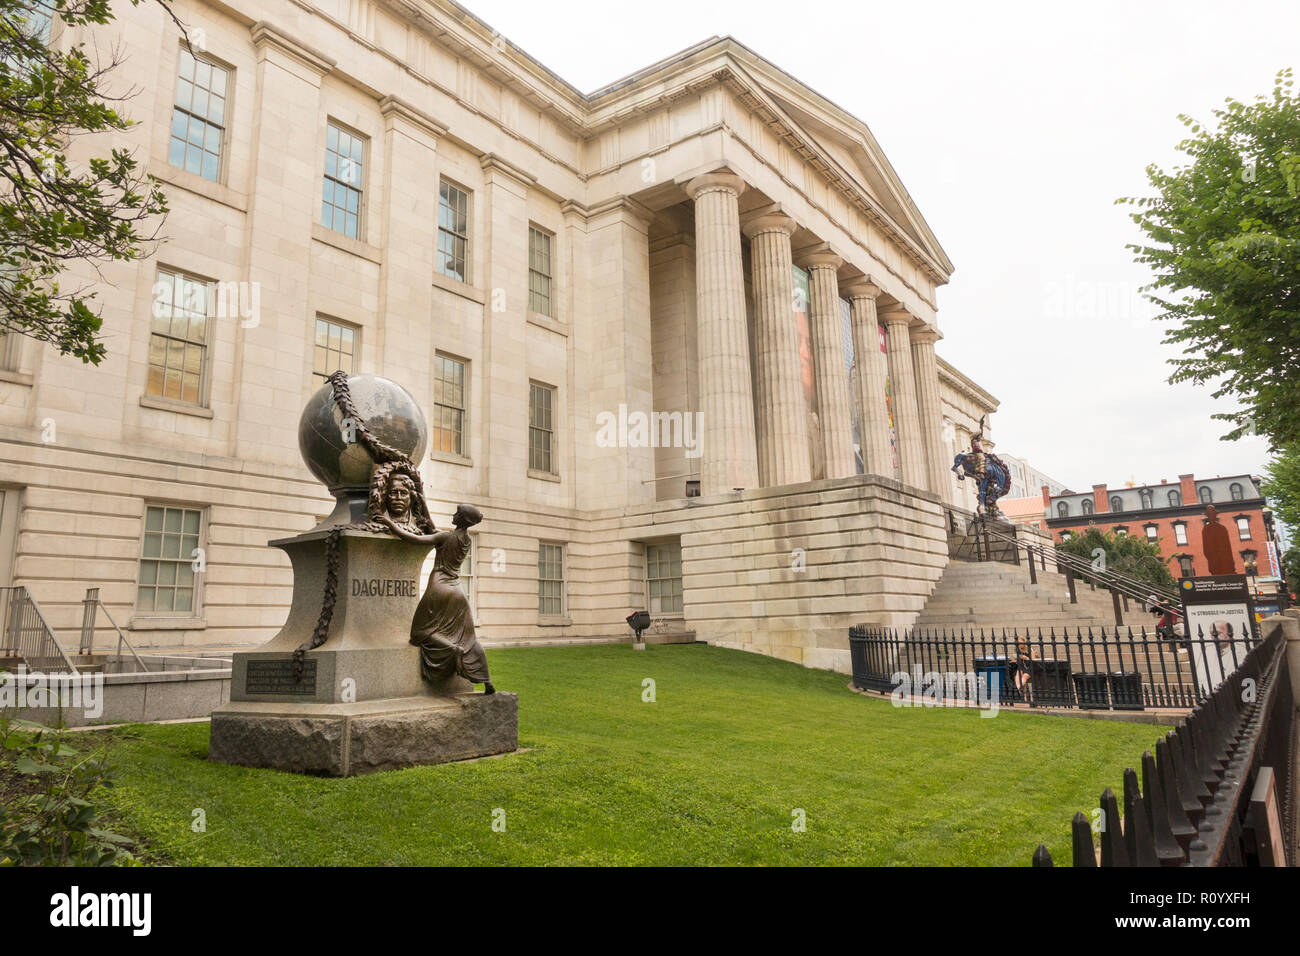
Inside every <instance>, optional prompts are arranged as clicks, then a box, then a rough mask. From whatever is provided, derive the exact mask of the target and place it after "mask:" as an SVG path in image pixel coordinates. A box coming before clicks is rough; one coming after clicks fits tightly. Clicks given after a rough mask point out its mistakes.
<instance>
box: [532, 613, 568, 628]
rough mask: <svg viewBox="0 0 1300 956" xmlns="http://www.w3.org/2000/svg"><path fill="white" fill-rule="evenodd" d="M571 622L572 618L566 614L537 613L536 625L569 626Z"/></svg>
mask: <svg viewBox="0 0 1300 956" xmlns="http://www.w3.org/2000/svg"><path fill="white" fill-rule="evenodd" d="M571 624H573V618H571V617H569V616H568V615H567V614H561V615H558V616H557V615H555V614H539V615H537V626H538V627H569V626H570V625H571Z"/></svg>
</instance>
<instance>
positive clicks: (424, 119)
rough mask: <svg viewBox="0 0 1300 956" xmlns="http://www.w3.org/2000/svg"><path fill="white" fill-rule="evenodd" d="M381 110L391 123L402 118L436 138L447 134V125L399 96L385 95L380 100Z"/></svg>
mask: <svg viewBox="0 0 1300 956" xmlns="http://www.w3.org/2000/svg"><path fill="white" fill-rule="evenodd" d="M379 112H380V113H382V114H383V116H384V118H385V119H386V120H388V121H389V122H390V123H391V122H392V121H393V120H394V119H402V120H405V121H406V122H407V123H409V124H411V125H412V126H414V127H416V128H417V129H420V130H423V131H424V132H425V133H427V134H429V136H431V137H432V138H433V139H434V140H439V139H441V138H442V137H443V136H446V135H447V126H446V124H445V123H440V122H438V121H437V120H436V119H434V118H433V117H432V116H430V115H429V114H428V113H426V112H424V110H422V109H420V108H419V107H417V106H412V105H411V104H410V103H408V102H407V101H406V100H404V99H401V98H400V97H397V96H392V95H389V96H385V97H384V98H383V99H382V100H380V101H379Z"/></svg>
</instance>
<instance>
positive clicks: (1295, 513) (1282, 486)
mask: <svg viewBox="0 0 1300 956" xmlns="http://www.w3.org/2000/svg"><path fill="white" fill-rule="evenodd" d="M1260 485H1261V490H1263V492H1264V495H1265V497H1267V498H1268V500H1269V504H1271V505H1272V506H1273V513H1274V514H1275V515H1277V517H1278V518H1279V519H1280V520H1281V522H1282V523H1283V524H1285V525H1286V526H1287V527H1288V528H1300V445H1288V446H1287V447H1285V448H1282V449H1280V450H1279V451H1278V453H1277V455H1275V456H1274V457H1273V460H1272V461H1270V462H1269V463H1268V464H1267V465H1265V466H1264V480H1263V481H1262V482H1261V483H1260Z"/></svg>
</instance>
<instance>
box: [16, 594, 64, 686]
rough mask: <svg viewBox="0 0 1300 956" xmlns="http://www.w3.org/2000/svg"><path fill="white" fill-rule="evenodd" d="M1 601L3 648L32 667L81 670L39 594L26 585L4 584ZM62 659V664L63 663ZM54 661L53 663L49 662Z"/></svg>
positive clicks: (38, 669)
mask: <svg viewBox="0 0 1300 956" xmlns="http://www.w3.org/2000/svg"><path fill="white" fill-rule="evenodd" d="M6 596H7V598H8V600H7V602H6V601H5V600H0V605H5V604H6V603H7V607H6V608H5V612H4V615H3V625H4V631H3V643H0V651H5V652H8V653H12V654H13V655H14V656H15V657H18V658H19V659H21V660H22V662H23V663H24V664H25V665H27V667H28V668H30V669H32V670H35V671H47V672H48V671H58V670H60V669H62V668H66V669H67V670H68V672H70V673H72V674H76V673H78V671H77V666H76V665H75V664H73V663H72V658H70V657H68V654H67V652H66V651H65V650H64V649H63V645H62V644H60V643H59V639H58V638H57V637H55V636H54V630H53V629H52V628H51V627H50V625H49V622H48V621H46V620H45V615H44V613H42V611H41V606H40V605H39V604H37V603H36V598H34V597H32V595H31V592H30V591H28V590H27V588H26V587H24V586H23V585H17V586H13V587H0V598H4V597H6ZM60 661H62V668H61V667H60ZM45 665H52V666H45Z"/></svg>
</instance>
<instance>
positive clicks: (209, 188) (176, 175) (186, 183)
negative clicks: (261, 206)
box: [149, 160, 248, 212]
mask: <svg viewBox="0 0 1300 956" xmlns="http://www.w3.org/2000/svg"><path fill="white" fill-rule="evenodd" d="M149 172H150V173H151V174H152V175H153V176H154V177H155V178H157V179H160V180H162V181H163V182H165V183H167V184H168V185H169V186H175V187H176V188H177V189H183V190H185V191H186V192H187V193H193V194H194V195H196V196H202V197H203V198H204V199H211V200H212V201H213V202H219V203H221V204H222V205H223V206H229V207H230V208H231V209H237V210H239V211H240V212H248V197H247V196H245V195H244V194H243V193H241V192H236V191H235V190H233V189H231V188H230V187H229V186H225V185H222V184H221V183H214V182H213V181H212V180H210V179H204V178H203V177H202V176H198V175H195V174H194V173H189V172H186V171H185V170H183V169H178V168H177V167H175V166H173V165H171V164H170V163H167V162H162V161H157V160H155V161H154V162H152V163H150V164H149Z"/></svg>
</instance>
